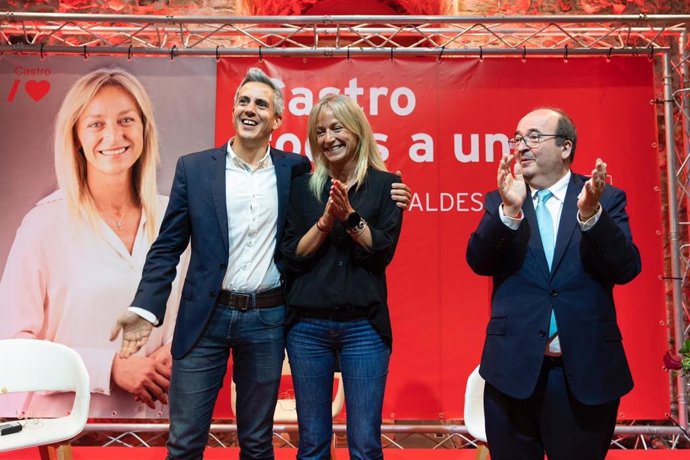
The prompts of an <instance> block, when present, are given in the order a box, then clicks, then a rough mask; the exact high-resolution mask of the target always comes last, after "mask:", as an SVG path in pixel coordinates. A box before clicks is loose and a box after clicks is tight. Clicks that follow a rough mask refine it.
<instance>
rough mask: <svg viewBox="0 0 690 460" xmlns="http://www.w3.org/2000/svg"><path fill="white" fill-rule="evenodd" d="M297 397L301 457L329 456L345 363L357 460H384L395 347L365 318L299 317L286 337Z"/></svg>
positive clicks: (351, 435)
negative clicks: (337, 381) (384, 414)
mask: <svg viewBox="0 0 690 460" xmlns="http://www.w3.org/2000/svg"><path fill="white" fill-rule="evenodd" d="M287 351H288V358H289V360H290V368H291V370H292V379H293V382H294V385H295V398H296V399H297V420H298V423H299V450H298V453H297V459H298V460H316V459H319V460H320V459H328V458H330V457H329V455H330V454H329V452H330V442H331V438H332V436H333V420H332V418H331V402H332V398H333V373H334V372H335V371H336V365H337V364H338V362H339V364H340V371H341V373H342V377H343V383H344V385H345V386H344V390H345V407H346V409H347V444H348V448H349V450H350V458H351V459H352V460H377V459H382V458H383V451H382V448H381V411H382V409H383V394H384V392H385V389H386V377H387V375H388V362H389V360H390V348H389V347H388V346H387V345H386V344H385V343H384V342H383V340H382V339H381V337H380V336H379V334H378V333H377V332H376V331H375V330H374V328H373V327H372V326H371V324H369V321H367V320H366V319H361V320H355V321H344V322H341V321H331V320H324V319H312V318H300V319H299V321H298V322H297V323H296V324H295V325H294V326H293V327H292V328H291V329H290V331H289V333H288V336H287Z"/></svg>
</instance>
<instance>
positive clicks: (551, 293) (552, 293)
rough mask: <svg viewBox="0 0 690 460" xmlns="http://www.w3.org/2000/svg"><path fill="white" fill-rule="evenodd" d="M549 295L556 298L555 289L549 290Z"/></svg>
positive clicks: (556, 292)
mask: <svg viewBox="0 0 690 460" xmlns="http://www.w3.org/2000/svg"><path fill="white" fill-rule="evenodd" d="M549 294H550V295H551V297H556V296H558V291H557V290H555V289H551V292H549Z"/></svg>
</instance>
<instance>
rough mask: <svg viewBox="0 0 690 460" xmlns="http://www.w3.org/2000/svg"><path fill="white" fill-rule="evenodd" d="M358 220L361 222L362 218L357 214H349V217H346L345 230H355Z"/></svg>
mask: <svg viewBox="0 0 690 460" xmlns="http://www.w3.org/2000/svg"><path fill="white" fill-rule="evenodd" d="M360 220H362V218H361V217H360V216H359V214H358V213H357V212H352V213H350V215H349V216H347V228H349V229H353V228H356V227H357V225H359V221H360Z"/></svg>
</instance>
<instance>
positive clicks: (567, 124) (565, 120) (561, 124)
mask: <svg viewBox="0 0 690 460" xmlns="http://www.w3.org/2000/svg"><path fill="white" fill-rule="evenodd" d="M545 108H546V109H549V110H553V111H554V112H556V113H557V114H558V115H559V117H558V125H556V132H555V134H558V136H559V137H557V138H556V145H558V146H561V145H563V144H564V143H565V141H570V143H571V144H572V147H571V148H570V157H569V160H570V163H572V162H573V160H574V159H575V147H576V146H577V130H576V129H575V123H573V120H571V118H570V117H569V116H568V114H567V113H565V112H564V111H563V110H561V109H559V108H554V107H545Z"/></svg>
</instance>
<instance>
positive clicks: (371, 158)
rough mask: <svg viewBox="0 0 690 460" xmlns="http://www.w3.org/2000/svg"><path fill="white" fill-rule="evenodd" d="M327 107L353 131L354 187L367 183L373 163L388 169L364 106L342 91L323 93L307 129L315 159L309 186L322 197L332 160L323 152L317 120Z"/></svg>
mask: <svg viewBox="0 0 690 460" xmlns="http://www.w3.org/2000/svg"><path fill="white" fill-rule="evenodd" d="M324 110H330V111H331V112H332V113H333V116H334V117H335V118H336V119H337V120H338V121H339V122H340V123H342V125H343V127H344V128H345V129H346V130H348V131H349V132H350V134H352V135H353V136H354V137H355V139H356V141H357V146H356V147H355V159H356V160H355V161H356V164H355V183H354V185H355V187H356V189H359V187H360V186H361V185H362V184H363V183H364V179H365V178H366V176H367V168H369V167H372V168H374V169H378V170H379V171H387V169H386V165H385V164H384V163H383V160H382V159H381V154H380V153H379V150H378V147H377V146H376V140H375V139H374V133H373V132H372V130H371V126H370V125H369V122H368V121H367V118H366V116H365V115H364V111H363V110H362V108H361V107H360V106H359V105H357V103H356V102H355V101H353V100H352V99H351V98H349V97H348V96H343V95H340V94H336V95H330V96H326V97H323V98H322V99H321V100H320V101H319V102H317V103H316V105H314V107H313V108H312V110H311V113H310V114H309V121H308V122H307V132H308V138H309V146H310V147H311V152H312V158H313V159H314V173H313V174H312V176H311V178H310V179H309V189H310V190H311V191H312V193H313V194H314V195H315V196H316V197H317V198H318V199H319V200H320V199H321V192H322V190H323V186H324V184H325V183H326V181H327V180H328V178H329V176H330V174H329V172H330V170H329V165H330V164H329V162H328V160H327V159H326V157H325V156H324V154H323V151H322V150H321V147H320V146H319V142H318V140H317V132H316V128H317V124H318V121H319V116H320V115H321V113H322V112H323V111H324Z"/></svg>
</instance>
